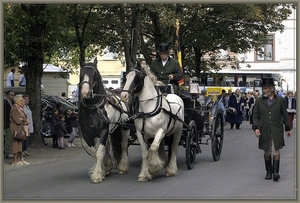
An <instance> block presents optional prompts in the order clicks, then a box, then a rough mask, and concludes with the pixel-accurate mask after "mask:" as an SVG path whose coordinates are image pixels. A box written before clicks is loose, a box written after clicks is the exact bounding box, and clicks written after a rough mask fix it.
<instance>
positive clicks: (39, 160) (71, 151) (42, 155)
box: [4, 137, 87, 171]
mask: <svg viewBox="0 0 300 203" xmlns="http://www.w3.org/2000/svg"><path fill="white" fill-rule="evenodd" d="M46 142H48V144H49V145H48V146H45V147H41V148H31V147H30V146H29V147H28V150H27V152H28V153H29V154H30V156H27V157H24V159H25V161H27V162H28V163H30V165H24V166H19V167H12V166H11V163H12V159H4V171H7V170H11V169H17V168H22V167H27V166H31V165H37V164H43V163H47V162H55V161H59V160H62V159H70V158H74V157H76V156H78V155H81V154H87V153H86V151H85V150H84V148H83V147H82V144H81V139H80V138H78V137H77V138H76V139H75V140H74V144H75V146H76V147H67V143H68V138H65V142H64V143H65V146H66V149H65V150H62V149H57V148H52V138H46ZM82 142H83V143H84V144H83V145H84V147H85V148H86V147H87V146H86V144H85V142H84V140H82Z"/></svg>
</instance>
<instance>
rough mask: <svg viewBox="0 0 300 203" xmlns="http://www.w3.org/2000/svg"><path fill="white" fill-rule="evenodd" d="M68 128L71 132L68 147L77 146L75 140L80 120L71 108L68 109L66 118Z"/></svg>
mask: <svg viewBox="0 0 300 203" xmlns="http://www.w3.org/2000/svg"><path fill="white" fill-rule="evenodd" d="M65 122H66V125H67V128H68V129H69V130H68V129H67V130H68V132H69V133H71V135H70V137H69V140H68V145H67V146H68V147H75V145H74V143H73V141H74V139H75V137H76V136H77V133H78V125H79V124H78V120H77V115H76V113H74V112H72V110H71V109H70V108H68V109H67V110H66V119H65Z"/></svg>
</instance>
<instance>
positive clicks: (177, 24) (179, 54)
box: [175, 19, 184, 86]
mask: <svg viewBox="0 0 300 203" xmlns="http://www.w3.org/2000/svg"><path fill="white" fill-rule="evenodd" d="M175 45H176V48H177V61H178V63H179V66H180V69H181V71H182V72H183V66H182V58H181V49H180V42H179V20H178V19H177V20H176V42H175ZM178 84H179V86H181V85H183V84H184V77H183V78H181V79H180V80H178Z"/></svg>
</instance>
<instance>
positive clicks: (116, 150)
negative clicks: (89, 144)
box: [110, 126, 122, 164]
mask: <svg viewBox="0 0 300 203" xmlns="http://www.w3.org/2000/svg"><path fill="white" fill-rule="evenodd" d="M110 139H111V146H112V152H113V156H114V159H115V160H116V163H117V164H119V163H120V161H121V155H122V131H121V127H120V126H117V127H116V129H115V130H114V131H113V133H111V134H110Z"/></svg>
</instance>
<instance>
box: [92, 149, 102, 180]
mask: <svg viewBox="0 0 300 203" xmlns="http://www.w3.org/2000/svg"><path fill="white" fill-rule="evenodd" d="M104 150H105V147H104V146H103V145H102V144H100V145H99V147H98V149H97V152H96V163H95V164H94V165H95V168H94V171H93V173H92V174H91V182H92V183H100V182H102V180H103V179H104V178H105V169H104V164H103V157H104Z"/></svg>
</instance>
